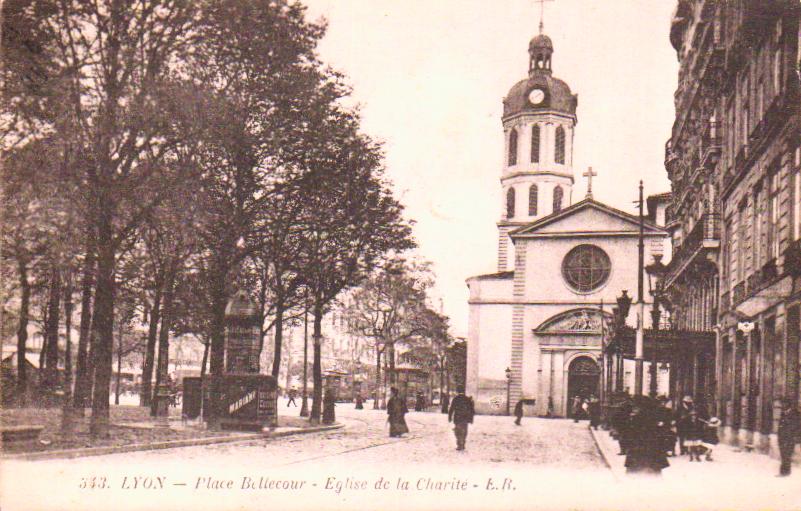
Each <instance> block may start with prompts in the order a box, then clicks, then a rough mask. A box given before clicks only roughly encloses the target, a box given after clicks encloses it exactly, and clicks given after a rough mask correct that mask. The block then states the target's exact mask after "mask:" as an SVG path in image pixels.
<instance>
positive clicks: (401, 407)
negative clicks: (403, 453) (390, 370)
mask: <svg viewBox="0 0 801 511" xmlns="http://www.w3.org/2000/svg"><path fill="white" fill-rule="evenodd" d="M390 394H391V395H392V397H390V398H389V401H387V421H389V436H391V437H398V436H401V435H403V434H404V433H408V432H409V426H407V425H406V418H405V416H406V414H407V413H409V409H408V408H407V407H406V399H404V398H402V397H400V396H399V395H398V389H396V388H395V387H392V388H391V389H390Z"/></svg>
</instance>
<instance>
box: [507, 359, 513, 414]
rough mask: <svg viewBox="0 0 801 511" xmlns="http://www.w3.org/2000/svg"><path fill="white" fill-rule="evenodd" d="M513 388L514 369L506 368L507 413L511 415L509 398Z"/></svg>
mask: <svg viewBox="0 0 801 511" xmlns="http://www.w3.org/2000/svg"><path fill="white" fill-rule="evenodd" d="M511 390H512V370H511V369H509V368H508V367H507V368H506V415H509V399H510V396H511Z"/></svg>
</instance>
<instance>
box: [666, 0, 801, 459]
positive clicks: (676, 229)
mask: <svg viewBox="0 0 801 511" xmlns="http://www.w3.org/2000/svg"><path fill="white" fill-rule="evenodd" d="M799 12H801V4H799V2H798V1H793V0H729V1H710V0H681V1H679V2H678V5H677V9H676V14H675V16H674V19H673V22H672V26H671V33H670V40H671V43H672V44H673V46H674V48H675V49H676V52H677V55H678V58H679V61H680V70H679V84H678V88H677V90H676V94H675V99H676V119H675V123H674V126H673V133H672V137H671V139H670V140H669V141H668V144H667V146H666V157H665V166H666V169H667V171H668V176H669V178H670V180H671V183H672V192H673V201H672V204H671V206H670V208H669V210H668V213H669V214H668V224H669V226H670V229H671V233H672V237H673V242H674V250H673V252H674V254H673V262H672V264H671V265H670V268H669V272H668V277H667V280H666V281H665V282H666V285H667V288H668V292H669V295H670V296H671V297H672V298H673V301H672V307H673V309H672V315H673V318H674V320H675V321H678V322H680V323H681V324H682V325H684V326H685V328H689V329H693V330H701V331H714V332H715V336H716V337H715V338H716V341H715V347H714V351H713V353H714V364H712V363H710V360H707V359H704V360H697V361H696V364H695V366H694V370H693V371H692V374H688V375H684V377H683V378H681V384H682V385H683V388H682V389H681V390H682V392H683V393H688V394H695V396H696V397H697V398H702V399H704V400H706V401H707V403H706V404H707V405H708V407H709V408H710V412H711V413H714V414H717V415H718V416H719V417H720V418H721V419H722V420H723V423H724V426H725V428H724V430H725V437H726V438H727V439H728V440H730V441H732V442H736V443H741V444H746V445H754V446H755V447H758V448H760V449H762V450H765V451H768V450H771V449H775V447H776V436H775V434H776V428H777V423H778V419H779V405H780V399H781V398H785V397H787V398H792V399H794V400H795V401H796V402H798V400H799V393H798V377H799V374H798V373H799V349H798V343H799V290H801V288H799V282H798V279H797V274H798V268H797V266H796V263H795V261H797V260H799V258H798V255H797V253H798V250H799V248H798V240H799V238H801V175H799V163H801V161H800V160H801V153H799V76H798V68H799V67H798V64H799V62H798V44H799V24H798V19H799Z"/></svg>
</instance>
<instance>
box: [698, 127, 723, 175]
mask: <svg viewBox="0 0 801 511" xmlns="http://www.w3.org/2000/svg"><path fill="white" fill-rule="evenodd" d="M720 135H721V126H720V123H718V122H717V121H709V122H708V123H707V125H706V129H705V130H704V134H703V136H702V137H701V166H702V167H705V168H712V166H714V165H715V163H717V158H716V157H717V156H719V155H720V141H721V136H720Z"/></svg>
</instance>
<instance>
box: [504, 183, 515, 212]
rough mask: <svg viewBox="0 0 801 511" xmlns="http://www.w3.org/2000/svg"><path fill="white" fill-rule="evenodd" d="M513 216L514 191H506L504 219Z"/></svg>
mask: <svg viewBox="0 0 801 511" xmlns="http://www.w3.org/2000/svg"><path fill="white" fill-rule="evenodd" d="M513 216H515V189H514V188H511V187H510V188H509V189H508V190H506V218H512V217H513Z"/></svg>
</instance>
